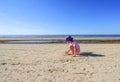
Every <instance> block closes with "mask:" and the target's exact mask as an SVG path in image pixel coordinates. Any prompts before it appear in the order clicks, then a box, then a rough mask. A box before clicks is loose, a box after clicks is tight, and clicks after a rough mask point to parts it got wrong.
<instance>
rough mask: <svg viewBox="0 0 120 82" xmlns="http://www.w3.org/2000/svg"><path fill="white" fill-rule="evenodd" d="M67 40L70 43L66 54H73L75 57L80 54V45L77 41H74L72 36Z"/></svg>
mask: <svg viewBox="0 0 120 82" xmlns="http://www.w3.org/2000/svg"><path fill="white" fill-rule="evenodd" d="M66 42H67V43H68V44H69V50H67V51H66V52H65V54H67V55H73V57H75V56H76V55H79V54H80V46H79V44H78V43H77V42H75V41H73V38H72V37H71V36H67V37H66Z"/></svg>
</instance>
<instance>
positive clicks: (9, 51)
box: [0, 44, 120, 82]
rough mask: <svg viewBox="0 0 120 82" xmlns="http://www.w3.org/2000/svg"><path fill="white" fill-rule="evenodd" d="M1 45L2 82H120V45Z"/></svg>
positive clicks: (0, 73)
mask: <svg viewBox="0 0 120 82" xmlns="http://www.w3.org/2000/svg"><path fill="white" fill-rule="evenodd" d="M80 46H81V55H78V56H76V57H71V56H66V55H64V51H65V50H66V49H67V48H68V45H67V44H0V82H120V44H80Z"/></svg>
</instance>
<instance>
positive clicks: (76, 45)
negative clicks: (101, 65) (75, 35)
mask: <svg viewBox="0 0 120 82" xmlns="http://www.w3.org/2000/svg"><path fill="white" fill-rule="evenodd" d="M72 46H73V47H75V48H76V52H80V46H79V44H78V43H77V42H76V41H74V42H72V44H70V48H71V47H72Z"/></svg>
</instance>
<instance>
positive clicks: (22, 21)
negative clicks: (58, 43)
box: [0, 0, 120, 35]
mask: <svg viewBox="0 0 120 82" xmlns="http://www.w3.org/2000/svg"><path fill="white" fill-rule="evenodd" d="M4 34H7V35H9V34H16V35H19V34H20V35H21V34H35V35H39V34H120V0H0V35H4Z"/></svg>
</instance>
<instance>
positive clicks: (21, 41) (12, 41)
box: [0, 37, 120, 44]
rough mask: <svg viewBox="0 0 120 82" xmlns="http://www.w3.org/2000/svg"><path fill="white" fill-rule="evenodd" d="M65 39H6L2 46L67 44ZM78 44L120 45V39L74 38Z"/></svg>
mask: <svg viewBox="0 0 120 82" xmlns="http://www.w3.org/2000/svg"><path fill="white" fill-rule="evenodd" d="M64 39H65V38H64V37H4V38H0V44H24V43H27V44H29V43H43V44H44V43H65V40H64ZM74 40H75V41H77V42H78V43H120V37H74Z"/></svg>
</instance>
